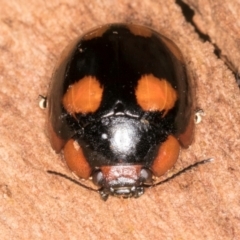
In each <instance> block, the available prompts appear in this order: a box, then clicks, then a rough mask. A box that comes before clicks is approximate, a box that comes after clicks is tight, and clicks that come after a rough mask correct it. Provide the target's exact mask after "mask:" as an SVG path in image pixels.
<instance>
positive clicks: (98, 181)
mask: <svg viewBox="0 0 240 240" xmlns="http://www.w3.org/2000/svg"><path fill="white" fill-rule="evenodd" d="M92 181H93V183H94V184H95V185H97V186H102V182H103V173H102V172H101V171H100V170H98V171H96V172H95V173H93V176H92Z"/></svg>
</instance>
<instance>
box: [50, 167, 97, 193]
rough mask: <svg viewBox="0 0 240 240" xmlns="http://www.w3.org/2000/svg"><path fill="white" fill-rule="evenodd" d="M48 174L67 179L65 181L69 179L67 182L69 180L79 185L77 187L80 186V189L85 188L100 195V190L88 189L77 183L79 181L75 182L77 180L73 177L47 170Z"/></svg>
mask: <svg viewBox="0 0 240 240" xmlns="http://www.w3.org/2000/svg"><path fill="white" fill-rule="evenodd" d="M47 173H49V174H53V175H56V176H59V177H62V178H65V179H67V180H69V181H71V182H73V183H75V184H77V185H78V186H80V187H83V188H85V189H87V190H90V191H93V192H97V193H99V190H98V189H94V188H91V187H88V186H86V185H84V184H82V183H80V182H79V181H77V180H75V179H73V178H71V177H69V176H67V175H65V174H63V173H59V172H55V171H51V170H47Z"/></svg>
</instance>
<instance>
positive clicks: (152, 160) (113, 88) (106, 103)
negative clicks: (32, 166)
mask: <svg viewBox="0 0 240 240" xmlns="http://www.w3.org/2000/svg"><path fill="white" fill-rule="evenodd" d="M47 99H48V132H49V137H50V142H51V145H52V147H53V149H54V150H55V151H56V152H60V151H61V150H63V153H64V157H65V160H66V163H67V165H68V167H69V168H70V170H71V171H72V172H74V173H75V174H76V175H77V176H78V177H79V178H85V179H88V178H89V177H92V179H93V182H94V183H95V184H96V185H97V186H99V187H100V189H101V191H100V193H101V196H102V197H103V198H104V199H106V198H107V197H108V195H113V196H120V197H138V196H140V195H141V194H143V192H144V188H145V187H146V186H147V185H151V184H152V181H153V180H152V178H153V176H161V175H163V174H164V173H165V172H166V171H167V170H169V169H170V168H171V167H172V166H173V165H174V163H175V162H176V161H177V158H178V154H179V151H180V147H184V148H186V147H188V146H189V145H190V144H191V142H192V138H193V132H194V108H195V106H194V95H193V94H192V83H191V79H190V78H189V75H188V73H187V69H186V66H185V63H184V59H183V57H182V54H181V52H180V50H179V49H178V47H177V46H176V45H175V44H174V43H173V42H172V41H171V40H169V39H168V38H166V37H164V36H163V35H161V34H159V33H157V32H156V31H154V30H152V29H150V28H148V27H144V26H140V25H135V24H108V25H104V26H102V27H99V28H97V29H94V30H91V31H89V32H88V33H86V34H85V35H83V36H81V37H80V38H79V39H78V40H77V41H75V42H74V43H73V44H71V45H70V46H69V47H68V48H67V49H66V50H65V51H64V52H63V54H62V58H61V59H60V61H59V64H58V66H57V68H56V70H55V72H54V74H53V77H52V82H51V85H50V89H49V93H48V96H47Z"/></svg>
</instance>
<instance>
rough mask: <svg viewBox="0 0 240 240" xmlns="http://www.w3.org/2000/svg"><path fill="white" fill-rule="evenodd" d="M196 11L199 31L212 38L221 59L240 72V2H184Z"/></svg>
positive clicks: (196, 23) (233, 0)
mask: <svg viewBox="0 0 240 240" xmlns="http://www.w3.org/2000/svg"><path fill="white" fill-rule="evenodd" d="M184 2H185V3H187V4H188V6H189V7H190V8H192V9H193V10H194V13H195V14H194V17H193V22H194V23H195V25H196V27H197V29H198V30H199V31H200V32H202V33H203V34H206V35H208V36H209V37H210V40H211V42H212V43H213V44H215V46H216V47H217V48H218V50H219V54H220V56H221V58H222V59H223V60H224V61H225V62H226V63H227V64H228V66H229V67H230V68H231V69H232V70H233V71H235V72H237V71H238V72H240V18H239V10H240V1H239V0H232V1H221V0H220V1H210V0H184Z"/></svg>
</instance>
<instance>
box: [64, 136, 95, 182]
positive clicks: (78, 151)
mask: <svg viewBox="0 0 240 240" xmlns="http://www.w3.org/2000/svg"><path fill="white" fill-rule="evenodd" d="M63 152H64V158H65V160H66V163H67V165H68V167H69V169H70V170H71V171H72V172H74V173H75V174H76V175H77V176H78V177H80V178H85V179H88V178H89V177H90V175H91V171H92V170H91V167H90V165H89V163H88V162H87V160H86V158H85V157H84V155H83V151H82V148H81V147H80V146H79V144H78V143H77V142H76V141H74V140H73V139H70V140H68V142H67V143H66V144H65V146H64V149H63Z"/></svg>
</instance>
